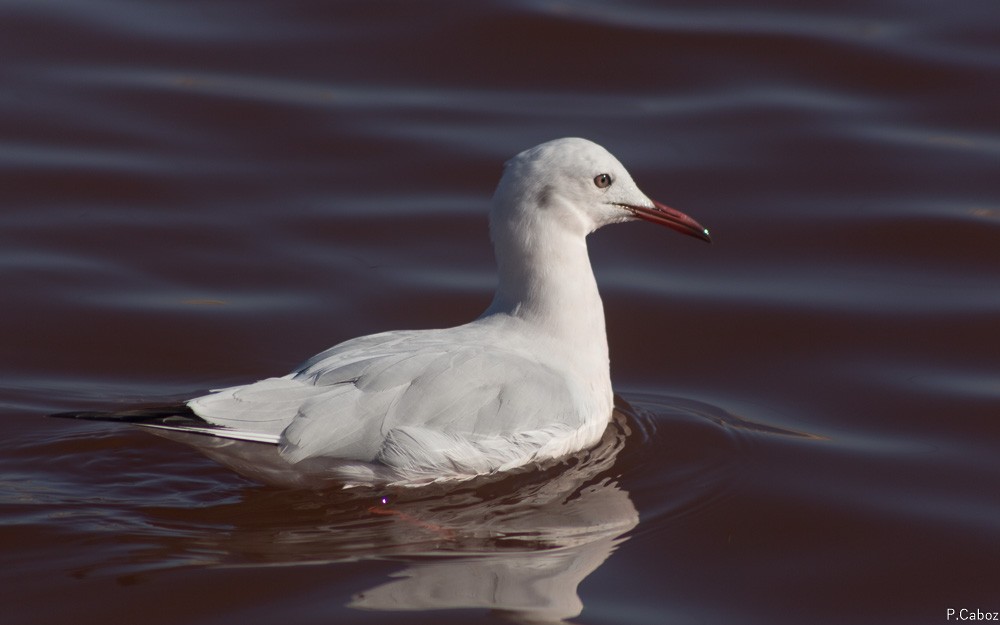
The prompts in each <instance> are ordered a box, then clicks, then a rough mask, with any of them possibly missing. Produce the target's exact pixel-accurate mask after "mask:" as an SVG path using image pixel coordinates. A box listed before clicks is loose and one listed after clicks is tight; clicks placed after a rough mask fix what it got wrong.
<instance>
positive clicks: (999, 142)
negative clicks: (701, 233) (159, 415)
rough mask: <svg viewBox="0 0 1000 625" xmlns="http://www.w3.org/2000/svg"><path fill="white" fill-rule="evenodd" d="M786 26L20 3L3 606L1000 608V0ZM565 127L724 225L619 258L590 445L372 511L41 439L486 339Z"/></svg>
mask: <svg viewBox="0 0 1000 625" xmlns="http://www.w3.org/2000/svg"><path fill="white" fill-rule="evenodd" d="M752 7H753V8H751V5H750V4H747V3H736V2H731V3H704V2H689V3H658V2H637V1H636V2H588V1H563V2H557V1H552V2H547V1H544V0H524V1H521V2H503V3H502V2H481V3H471V2H390V3H375V2H298V1H293V2H261V1H258V0H241V1H238V2H237V1H234V0H220V1H208V2H183V1H181V0H162V1H159V2H154V1H140V2H135V1H126V0H72V1H70V0H35V1H31V2H29V1H19V0H13V1H10V0H8V1H7V2H3V3H0V293H2V295H0V297H2V300H0V302H2V312H0V315H2V316H0V319H2V337H0V353H2V355H3V357H2V358H0V418H2V425H3V432H4V435H3V437H2V441H0V547H2V548H0V611H2V614H3V616H2V622H3V623H15V624H23V623H39V624H42V623H60V622H63V623H67V622H72V623H77V624H90V623H101V624H107V623H144V624H147V625H148V624H158V623H185V624H223V623H233V624H236V623H239V624H246V623H273V622H281V623H344V622H365V623H376V622H398V623H467V622H470V621H471V620H473V619H475V620H476V622H506V620H507V619H514V620H517V619H518V618H521V619H525V618H538V619H558V618H563V617H568V618H571V620H573V621H574V622H580V623H650V624H656V625H662V624H663V623H671V624H672V623H798V622H803V623H880V624H882V623H900V624H903V623H906V624H913V623H945V622H948V618H947V610H948V609H949V608H953V609H955V610H959V609H962V608H966V609H971V610H973V611H974V610H977V609H978V610H981V611H982V612H984V613H986V612H992V611H996V610H1000V570H998V569H1000V462H998V451H1000V328H998V314H1000V288H998V286H1000V87H998V85H1000V5H998V4H997V2H996V1H995V0H960V1H957V2H950V3H945V2H930V1H922V0H905V1H903V0H896V1H892V0H883V1H878V2H844V1H839V2H827V1H823V2H810V3H798V2H786V1H779V0H772V1H769V2H763V3H756V4H753V5H752ZM568 135H576V136H584V137H588V138H591V139H593V140H596V141H598V142H599V143H602V144H604V145H605V146H606V147H608V148H609V149H610V150H611V151H612V152H613V153H614V154H616V155H617V156H618V157H619V158H620V159H621V160H622V161H623V162H624V163H625V165H626V166H627V167H628V168H629V169H630V171H631V172H632V174H633V176H634V177H635V179H636V180H637V182H638V183H639V185H640V186H641V187H642V188H643V189H644V190H645V191H646V192H647V193H648V194H649V195H650V196H652V197H654V198H657V199H660V200H661V201H664V202H667V203H669V204H672V205H674V206H676V207H678V208H681V209H683V210H685V211H686V212H688V213H690V214H691V215H693V216H694V217H696V218H697V219H699V220H700V221H702V222H703V223H704V224H705V225H707V226H708V227H709V228H711V230H712V232H713V235H714V237H715V242H714V243H713V244H712V245H710V246H708V245H704V244H701V243H699V242H697V241H694V240H693V239H686V238H683V237H679V236H676V235H674V234H672V233H669V232H667V231H664V230H661V229H657V228H654V227H651V226H649V225H639V224H630V225H627V226H620V227H614V228H609V229H607V230H604V231H601V232H600V233H598V234H596V235H594V236H593V237H592V238H591V240H590V245H591V255H592V259H593V263H594V266H595V268H596V272H597V274H598V281H599V283H600V284H601V288H602V293H603V296H604V300H605V307H606V311H607V320H608V334H609V339H610V344H611V350H612V371H613V379H614V381H615V386H616V390H617V392H618V394H619V396H620V400H621V404H622V411H623V413H624V415H623V416H621V417H620V418H619V419H618V421H616V425H615V426H614V427H613V428H612V429H611V430H609V437H610V438H609V440H608V441H606V445H605V446H603V447H602V448H601V450H599V451H598V452H595V453H594V454H592V455H590V456H586V457H578V458H575V459H574V460H573V461H572V462H569V463H566V465H565V466H561V467H556V468H554V469H551V470H549V471H548V472H546V473H543V474H529V475H521V476H513V477H511V478H509V479H507V480H504V481H501V482H500V483H493V484H485V485H478V486H470V487H469V488H466V489H462V490H460V491H458V492H447V493H427V494H425V495H422V496H417V497H415V498H413V497H411V498H409V499H407V498H406V497H402V498H400V499H398V500H393V501H391V502H390V504H389V505H388V506H386V507H379V506H380V504H378V503H377V502H376V501H374V500H371V499H365V498H364V497H350V496H345V495H343V494H341V493H337V492H306V491H290V490H282V489H277V488H273V487H266V486H261V485H257V484H254V483H252V482H249V481H247V480H245V479H243V478H241V477H239V476H237V475H235V474H233V473H231V472H229V471H227V470H226V469H224V468H221V467H219V466H217V465H215V464H214V463H212V462H211V461H209V460H207V459H205V458H204V457H202V456H201V455H199V454H198V453H197V452H195V451H193V450H191V449H189V448H187V447H184V446H181V445H178V444H176V443H173V442H171V441H166V440H162V439H160V438H157V437H153V436H150V435H148V434H146V433H145V432H141V431H137V430H133V429H129V428H126V427H116V426H109V425H102V424H87V423H75V422H65V421H55V420H48V419H45V418H43V415H44V414H46V413H48V412H52V411H58V410H69V409H107V408H115V407H121V406H127V405H131V404H133V403H157V402H162V401H168V400H175V399H180V398H185V397H189V396H192V395H194V394H196V393H200V392H202V391H204V390H205V389H208V388H214V387H218V386H222V385H227V384H237V383H242V382H247V381H251V380H254V379H258V378H261V377H266V376H269V375H274V374H281V373H285V372H286V371H288V370H289V369H290V368H291V367H293V366H294V365H296V364H297V363H298V362H300V361H301V360H303V359H304V358H305V357H307V356H309V355H311V354H313V353H315V352H317V351H319V350H320V349H323V348H325V347H327V346H329V345H332V344H334V343H336V342H339V341H341V340H343V339H347V338H350V337H354V336H357V335H359V334H365V333H371V332H375V331H381V330H386V329H395V328H423V327H442V326H448V325H454V324H457V323H460V322H463V321H466V320H468V319H470V318H472V317H474V316H475V315H477V314H478V313H479V312H480V311H481V310H482V309H483V308H484V307H485V306H486V304H487V303H488V301H489V299H490V295H491V291H492V287H493V264H492V253H491V250H490V248H489V245H488V239H487V233H486V217H485V212H486V209H487V205H488V200H489V196H490V194H491V193H492V190H493V186H494V185H495V183H496V180H497V178H498V176H499V172H500V166H501V163H502V162H503V161H504V160H505V159H506V158H508V157H510V156H511V155H513V154H515V153H516V152H518V151H520V150H522V149H524V148H527V147H530V146H532V145H534V144H536V143H539V142H541V141H544V140H547V139H551V138H555V137H560V136H568ZM387 610H392V611H387ZM581 610H582V612H581ZM577 612H579V616H574V615H575V614H576V613H577ZM952 620H954V617H953V619H952Z"/></svg>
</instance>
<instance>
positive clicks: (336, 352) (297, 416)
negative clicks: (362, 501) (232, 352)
mask: <svg viewBox="0 0 1000 625" xmlns="http://www.w3.org/2000/svg"><path fill="white" fill-rule="evenodd" d="M454 330H455V329H452V330H450V331H447V334H444V335H442V334H440V332H439V331H419V332H393V333H385V334H381V335H373V336H370V337H363V338H360V339H355V340H353V341H348V342H347V343H344V344H341V345H339V346H337V347H335V348H332V349H330V350H327V351H326V352H323V353H322V354H319V355H317V356H316V357H314V358H313V359H311V360H310V361H308V362H307V363H305V365H304V366H303V368H302V369H301V370H299V371H298V372H296V373H295V374H292V375H290V376H286V377H285V378H278V379H272V380H264V381H262V382H258V383H257V384H253V385H249V386H246V387H237V388H236V389H226V390H224V391H221V392H220V393H218V394H216V395H210V396H207V397H206V398H200V399H201V400H202V401H201V402H200V403H196V402H198V401H199V400H194V402H193V403H192V404H191V406H192V408H193V409H194V410H195V411H196V412H197V413H198V414H199V415H200V416H202V417H203V418H205V419H206V420H208V421H210V422H213V423H217V424H220V425H227V426H229V427H237V428H243V429H246V428H247V427H248V426H249V425H250V424H249V423H248V421H247V419H248V418H251V419H259V421H257V424H258V425H256V426H255V427H268V428H270V429H269V431H270V432H275V431H276V430H278V432H277V433H278V434H279V437H278V442H279V443H280V445H281V453H282V455H283V456H284V457H286V458H287V459H288V460H289V461H292V462H299V461H302V460H306V459H310V458H339V459H345V460H355V461H362V462H380V463H383V464H385V465H388V466H390V467H393V468H397V469H399V470H400V471H406V472H410V473H413V472H427V473H433V472H446V473H472V474H476V473H484V472H489V471H493V470H497V469H499V468H503V467H506V466H515V465H517V464H523V463H524V462H528V461H530V460H531V459H532V457H534V455H535V454H537V453H538V452H539V451H541V450H544V449H545V448H546V446H547V445H550V444H551V443H552V441H553V440H556V439H565V438H566V437H568V436H571V435H572V433H573V432H575V431H576V430H577V429H578V428H579V427H580V425H581V421H582V417H581V415H580V410H579V409H578V406H576V402H575V400H574V398H575V397H577V396H578V394H577V393H574V392H573V389H572V384H573V381H572V380H568V379H566V378H565V376H563V375H562V374H561V373H559V372H558V371H557V370H556V369H555V368H553V367H551V366H549V365H547V364H545V363H542V362H539V361H538V360H537V359H536V358H534V357H532V356H531V355H530V354H531V353H533V351H529V350H526V349H517V348H516V347H513V346H510V345H498V344H495V343H494V344H484V342H483V341H481V340H474V341H462V339H463V338H466V337H463V335H462V334H461V333H456V332H455V331H454ZM443 339H444V340H443ZM247 404H252V409H250V410H247V408H248V407H249V406H248V405H247ZM292 410H294V412H292Z"/></svg>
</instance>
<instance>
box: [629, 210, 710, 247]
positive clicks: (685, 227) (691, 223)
mask: <svg viewBox="0 0 1000 625" xmlns="http://www.w3.org/2000/svg"><path fill="white" fill-rule="evenodd" d="M650 201H651V202H652V203H653V205H652V206H635V205H633V204H619V205H618V206H621V207H622V208H624V209H625V210H627V211H629V212H630V213H632V214H633V215H635V216H636V217H638V218H639V219H644V220H646V221H650V222H652V223H654V224H660V225H661V226H666V227H668V228H673V229H674V230H676V231H677V232H680V233H681V234H686V235H688V236H692V237H695V238H698V239H701V240H702V241H706V242H708V243H711V242H712V237H710V236H709V234H708V228H706V227H705V226H703V225H701V224H700V223H698V222H697V221H695V220H694V219H691V218H690V217H688V216H687V215H685V214H684V213H682V212H680V211H679V210H676V209H673V208H670V207H669V206H667V205H666V204H660V203H659V202H657V201H656V200H650Z"/></svg>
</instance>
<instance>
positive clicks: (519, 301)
mask: <svg viewBox="0 0 1000 625" xmlns="http://www.w3.org/2000/svg"><path fill="white" fill-rule="evenodd" d="M532 215H536V213H533V214H532ZM537 215H538V217H536V218H534V219H531V218H523V215H522V219H519V220H510V221H504V220H502V219H494V220H493V221H492V222H491V233H492V236H493V245H494V248H495V252H496V259H497V270H498V274H499V282H498V285H497V291H496V295H495V296H494V298H493V302H492V304H490V307H489V308H488V309H487V311H486V312H485V313H484V316H487V315H491V314H497V313H499V314H507V315H510V316H512V317H516V318H519V319H521V320H523V321H524V322H526V323H528V324H529V325H531V326H533V327H534V328H535V329H536V330H538V331H539V332H540V333H542V334H544V335H546V336H549V337H552V338H553V339H555V340H556V341H557V342H558V344H560V345H563V346H565V348H566V349H567V351H568V352H569V353H571V354H572V357H573V358H574V359H576V360H578V362H579V363H580V364H581V365H585V366H586V367H587V368H588V369H589V368H591V367H593V368H594V369H595V370H598V371H602V372H603V375H604V376H607V375H608V342H607V335H606V332H605V327H604V306H603V304H602V302H601V296H600V294H599V293H598V291H597V282H596V280H595V279H594V272H593V270H592V269H591V266H590V258H589V256H588V254H587V243H586V235H587V227H586V225H585V224H583V223H582V222H576V221H575V220H570V221H568V222H567V221H566V220H562V221H559V220H556V219H553V218H552V217H551V215H548V214H546V213H545V212H541V213H537ZM546 220H548V221H546Z"/></svg>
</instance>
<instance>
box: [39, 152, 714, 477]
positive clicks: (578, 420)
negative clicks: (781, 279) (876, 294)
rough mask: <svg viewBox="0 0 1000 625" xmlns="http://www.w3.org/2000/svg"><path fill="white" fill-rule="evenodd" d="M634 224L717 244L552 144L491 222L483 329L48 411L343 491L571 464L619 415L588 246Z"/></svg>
mask: <svg viewBox="0 0 1000 625" xmlns="http://www.w3.org/2000/svg"><path fill="white" fill-rule="evenodd" d="M635 219H641V220H645V221H648V222H652V223H654V224H659V225H662V226H666V227H668V228H672V229H674V230H676V231H678V232H681V233H683V234H686V235H690V236H693V237H696V238H699V239H702V240H704V241H710V240H711V239H710V237H709V232H708V230H707V229H705V228H704V227H702V226H701V225H700V224H699V223H698V222H696V221H695V220H694V219H692V218H691V217H689V216H687V215H685V214H684V213H682V212H680V211H678V210H675V209H672V208H670V207H668V206H666V205H664V204H661V203H659V202H656V201H654V200H651V199H650V198H648V197H647V196H646V195H645V194H644V193H642V192H641V191H640V190H639V188H638V187H637V186H636V184H635V182H633V180H632V177H631V176H630V175H629V173H628V172H627V171H626V170H625V168H624V167H623V166H622V164H621V163H619V162H618V160H617V159H616V158H615V157H614V156H612V155H611V154H610V153H609V152H608V151H607V150H605V149H604V148H603V147H601V146H599V145H597V144H596V143H593V142H591V141H588V140H586V139H580V138H564V139H556V140H554V141H549V142H546V143H542V144H541V145H538V146H535V147H533V148H531V149H528V150H525V151H524V152H521V153H520V154H518V155H517V156H515V157H513V158H512V159H510V160H509V161H508V162H507V163H506V164H505V165H504V170H503V175H502V177H501V179H500V183H499V185H498V186H497V188H496V191H495V193H494V195H493V200H492V205H491V208H490V216H489V223H490V238H491V239H492V242H493V247H494V251H495V255H496V264H497V270H498V284H497V288H496V293H495V295H494V297H493V300H492V302H491V303H490V305H489V307H488V308H487V309H486V310H485V312H483V313H482V314H481V315H480V316H479V317H478V318H476V319H475V320H473V321H471V322H469V323H466V324H464V325H460V326H457V327H453V328H446V329H434V330H399V331H391V332H382V333H380V334H373V335H370V336H363V337H360V338H356V339H352V340H349V341H345V342H343V343H340V344H339V345H335V346H333V347H331V348H329V349H327V350H326V351H323V352H320V353H319V354H317V355H315V356H313V357H312V358H310V359H309V360H307V361H306V362H305V363H303V364H302V365H301V366H300V367H298V368H297V369H296V370H295V371H293V372H292V373H290V374H288V375H285V376H283V377H274V378H267V379H264V380H260V381H258V382H254V383H252V384H247V385H242V386H233V387H230V388H223V389H218V390H214V391H212V392H210V393H209V394H207V395H204V396H201V397H195V398H194V399H191V400H188V401H187V402H186V403H185V404H184V405H182V406H179V407H167V408H163V409H154V410H134V411H126V412H117V413H101V412H70V413H60V414H58V415H53V416H59V417H72V418H78V419H93V420H114V421H125V422H132V423H135V424H137V425H142V426H145V427H150V428H156V429H158V430H167V431H170V432H172V433H175V432H180V433H187V434H201V435H209V436H211V437H216V442H219V443H221V442H222V441H228V440H235V441H249V442H251V443H255V444H257V445H266V446H269V447H270V448H272V450H273V451H276V454H274V453H272V456H273V459H276V460H277V461H278V462H281V463H283V464H284V465H286V467H288V468H290V469H291V470H303V471H307V470H315V468H316V467H322V471H324V472H325V473H326V474H327V475H329V476H332V477H334V478H336V479H338V480H340V481H341V482H342V483H343V484H344V485H345V486H348V485H351V486H357V485H362V486H363V485H370V486H376V485H402V486H419V485H422V484H428V483H435V482H449V481H456V480H467V479H471V478H473V477H476V476H480V475H486V474H494V473H500V472H504V471H509V470H511V469H515V468H518V467H524V466H528V465H532V464H537V463H543V462H545V461H548V460H554V459H558V458H561V457H564V456H567V455H569V454H572V453H576V452H578V451H581V450H584V449H587V448H589V447H591V446H593V445H595V444H596V443H597V441H598V440H599V439H600V438H601V435H602V434H603V432H604V430H605V428H606V427H607V426H608V423H609V421H610V420H611V416H612V410H613V395H612V389H611V375H610V362H609V358H608V341H607V334H606V331H605V322H604V307H603V304H602V302H601V296H600V294H599V293H598V289H597V282H596V280H595V278H594V273H593V270H592V269H591V265H590V258H589V256H588V253H587V245H586V237H587V235H588V234H590V233H591V232H593V231H595V230H597V229H598V228H601V227H602V226H606V225H608V224H615V223H620V222H626V221H631V220H635ZM223 461H225V460H224V459H223ZM238 462H242V463H243V464H247V462H248V461H247V460H246V459H245V458H243V459H242V460H234V461H233V462H232V465H234V466H235V465H237V464H238Z"/></svg>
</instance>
